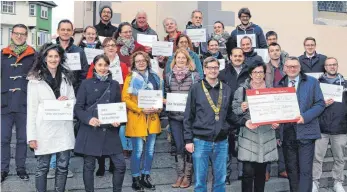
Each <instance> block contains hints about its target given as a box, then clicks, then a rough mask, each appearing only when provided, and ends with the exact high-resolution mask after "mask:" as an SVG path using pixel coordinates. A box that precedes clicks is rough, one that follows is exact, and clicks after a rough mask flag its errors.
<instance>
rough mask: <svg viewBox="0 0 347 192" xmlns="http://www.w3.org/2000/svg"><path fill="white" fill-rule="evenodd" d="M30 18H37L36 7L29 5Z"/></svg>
mask: <svg viewBox="0 0 347 192" xmlns="http://www.w3.org/2000/svg"><path fill="white" fill-rule="evenodd" d="M29 16H36V5H35V4H29Z"/></svg>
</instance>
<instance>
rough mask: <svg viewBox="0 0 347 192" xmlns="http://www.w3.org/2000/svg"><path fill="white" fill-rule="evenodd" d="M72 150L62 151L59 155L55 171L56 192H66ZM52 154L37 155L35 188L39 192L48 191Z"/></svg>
mask: <svg viewBox="0 0 347 192" xmlns="http://www.w3.org/2000/svg"><path fill="white" fill-rule="evenodd" d="M70 152H71V151H70V150H66V151H61V152H58V153H56V155H57V167H56V169H55V171H56V174H55V184H54V191H55V192H64V191H65V185H66V178H67V173H68V167H69V160H70ZM51 156H52V154H47V155H37V168H36V173H35V186H36V191H37V192H46V191H47V173H48V170H49V164H50V161H51Z"/></svg>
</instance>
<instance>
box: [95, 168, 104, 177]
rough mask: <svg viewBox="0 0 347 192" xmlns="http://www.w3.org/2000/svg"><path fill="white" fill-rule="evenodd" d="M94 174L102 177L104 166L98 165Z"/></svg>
mask: <svg viewBox="0 0 347 192" xmlns="http://www.w3.org/2000/svg"><path fill="white" fill-rule="evenodd" d="M95 175H96V176H97V177H103V176H104V175H105V167H99V169H98V170H97V171H96V173H95Z"/></svg>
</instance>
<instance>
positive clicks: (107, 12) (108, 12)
mask: <svg viewBox="0 0 347 192" xmlns="http://www.w3.org/2000/svg"><path fill="white" fill-rule="evenodd" d="M102 13H105V14H109V15H111V12H110V11H103V12H102Z"/></svg>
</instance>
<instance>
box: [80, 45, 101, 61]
mask: <svg viewBox="0 0 347 192" xmlns="http://www.w3.org/2000/svg"><path fill="white" fill-rule="evenodd" d="M84 53H85V54H86V56H87V60H88V64H89V65H90V64H91V63H92V62H93V60H94V58H95V57H96V56H97V55H102V54H104V50H102V49H92V48H87V47H86V48H84Z"/></svg>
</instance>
